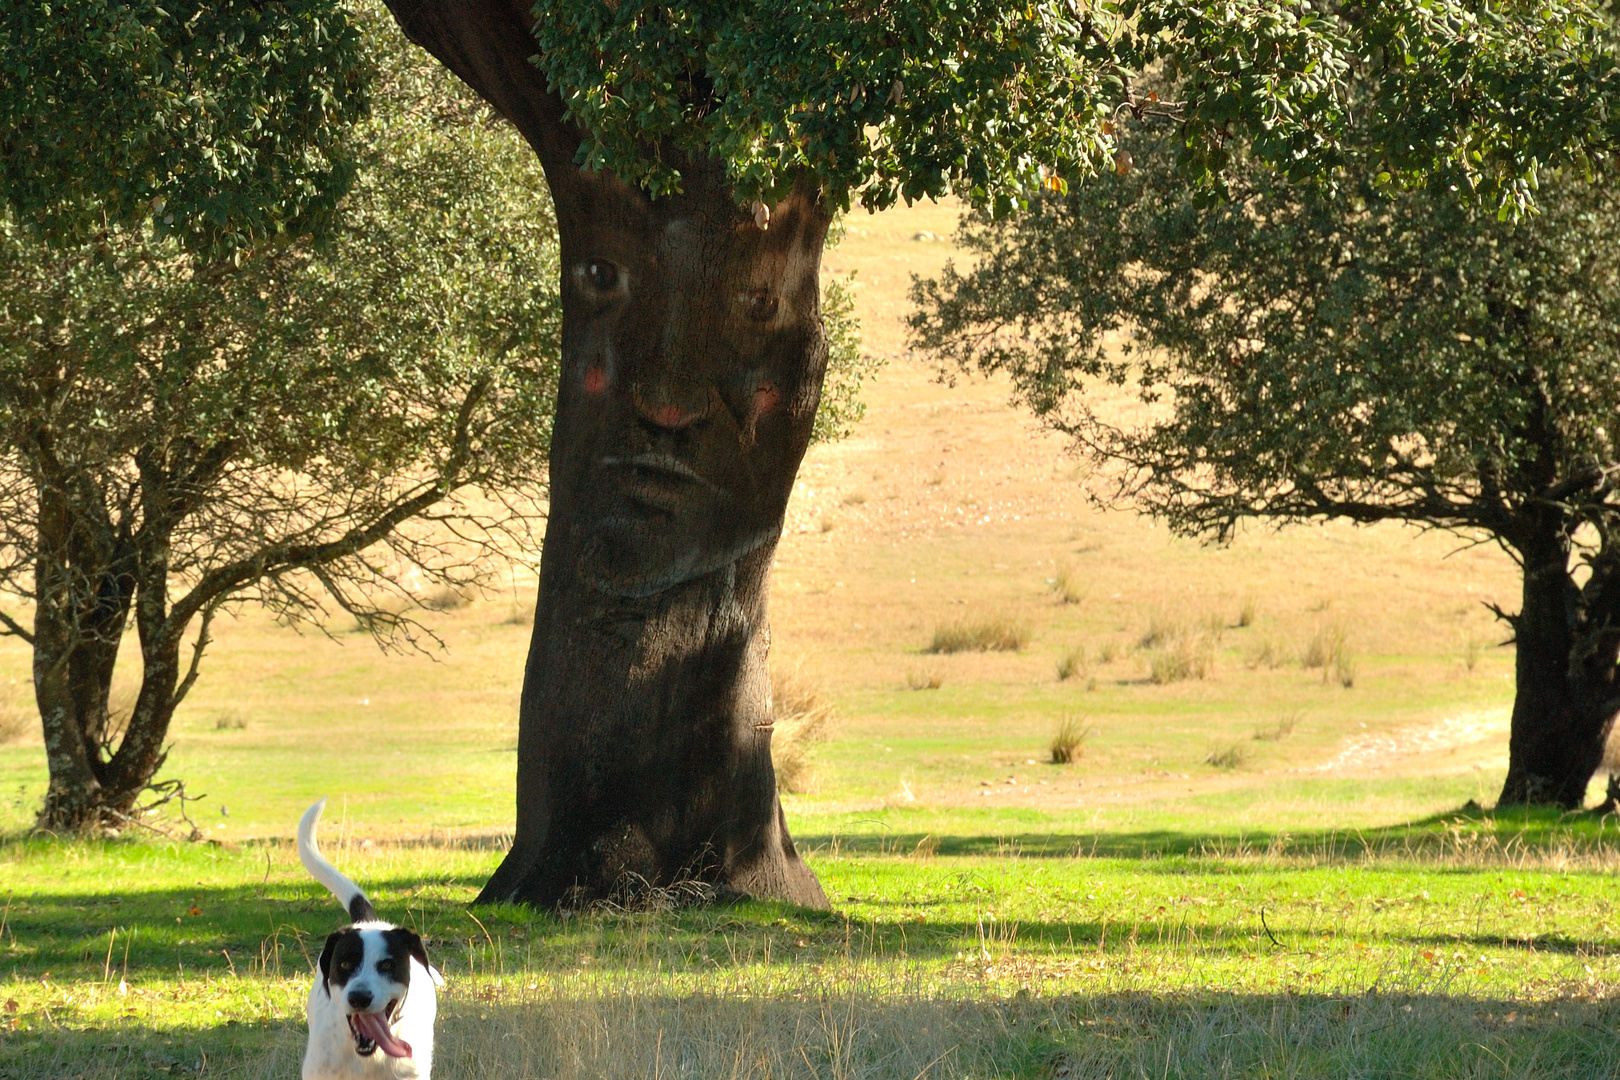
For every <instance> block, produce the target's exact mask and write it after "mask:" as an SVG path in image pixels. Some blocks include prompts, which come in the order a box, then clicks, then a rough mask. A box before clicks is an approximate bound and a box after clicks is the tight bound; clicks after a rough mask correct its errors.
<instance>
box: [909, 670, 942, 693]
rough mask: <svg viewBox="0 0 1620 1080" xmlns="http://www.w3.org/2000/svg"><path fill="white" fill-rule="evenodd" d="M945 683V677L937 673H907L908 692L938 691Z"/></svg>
mask: <svg viewBox="0 0 1620 1080" xmlns="http://www.w3.org/2000/svg"><path fill="white" fill-rule="evenodd" d="M944 683H945V677H944V676H943V675H941V674H940V673H939V672H937V671H908V672H906V689H908V690H938V689H939V688H940V687H941V686H942V685H944Z"/></svg>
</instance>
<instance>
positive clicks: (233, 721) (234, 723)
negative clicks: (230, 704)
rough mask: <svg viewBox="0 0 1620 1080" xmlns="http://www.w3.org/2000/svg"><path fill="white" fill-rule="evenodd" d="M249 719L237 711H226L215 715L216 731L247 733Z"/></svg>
mask: <svg viewBox="0 0 1620 1080" xmlns="http://www.w3.org/2000/svg"><path fill="white" fill-rule="evenodd" d="M247 726H248V725H247V717H245V716H243V715H242V714H241V713H239V712H237V711H236V710H235V709H226V710H224V711H223V712H219V713H216V714H215V715H214V730H215V731H246V730H247Z"/></svg>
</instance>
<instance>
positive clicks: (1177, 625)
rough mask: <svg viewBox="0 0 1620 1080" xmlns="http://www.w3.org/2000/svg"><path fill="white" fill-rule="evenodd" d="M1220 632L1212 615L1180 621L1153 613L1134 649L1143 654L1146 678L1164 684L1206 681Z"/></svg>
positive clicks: (1219, 624) (1210, 671) (1219, 625)
mask: <svg viewBox="0 0 1620 1080" xmlns="http://www.w3.org/2000/svg"><path fill="white" fill-rule="evenodd" d="M1224 629H1225V627H1224V626H1223V625H1222V623H1221V620H1220V619H1219V618H1217V617H1215V616H1209V617H1206V618H1203V619H1199V620H1196V621H1193V622H1182V621H1180V620H1177V619H1172V618H1170V617H1169V616H1167V615H1166V614H1164V613H1163V612H1155V613H1154V614H1153V615H1152V616H1150V617H1149V619H1148V625H1147V629H1145V630H1144V631H1142V635H1141V637H1139V638H1138V639H1137V646H1138V647H1139V648H1141V649H1142V650H1143V651H1144V652H1145V654H1146V658H1147V664H1148V679H1149V680H1151V681H1152V682H1154V683H1158V684H1160V685H1164V684H1166V683H1174V682H1183V681H1185V680H1187V679H1207V678H1209V677H1210V675H1212V674H1213V673H1214V671H1215V648H1216V646H1217V645H1219V644H1220V640H1221V633H1222V631H1223V630H1224Z"/></svg>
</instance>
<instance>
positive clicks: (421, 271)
mask: <svg viewBox="0 0 1620 1080" xmlns="http://www.w3.org/2000/svg"><path fill="white" fill-rule="evenodd" d="M254 21H255V17H253V16H245V17H244V22H245V23H246V24H247V25H249V26H252V25H253V24H254ZM367 21H369V22H370V23H372V24H373V25H372V27H371V30H372V39H373V41H372V46H371V48H370V49H369V50H368V52H369V53H370V55H369V56H367V57H365V58H364V63H365V64H366V66H367V67H368V68H371V69H372V71H373V73H374V75H375V80H376V81H375V98H376V108H375V110H374V111H373V112H372V113H371V114H370V115H369V116H368V117H367V118H366V119H364V120H362V121H359V122H357V123H354V124H343V123H338V122H337V121H335V120H334V121H333V123H338V126H339V128H340V129H341V130H340V134H341V136H342V138H341V142H339V143H337V144H336V145H339V146H340V147H341V150H342V153H343V156H344V157H345V158H346V159H347V160H349V161H351V162H353V163H354V166H355V171H356V176H355V179H354V181H353V183H352V186H351V188H350V190H349V191H348V193H347V194H346V196H345V197H344V199H343V200H342V201H341V203H339V204H338V206H337V207H336V209H338V210H340V211H341V214H340V216H339V217H338V218H337V219H335V220H334V222H333V223H332V225H331V227H330V228H329V230H328V234H327V237H326V240H327V242H326V243H322V244H316V243H313V242H311V241H310V240H308V239H307V238H306V239H296V238H289V237H285V236H284V237H281V238H279V239H278V240H277V241H276V242H268V243H260V244H257V245H255V246H253V247H249V248H237V249H234V250H232V251H218V250H207V249H205V250H197V249H194V248H192V247H191V246H190V244H189V243H188V241H189V240H190V239H191V237H188V236H185V235H182V234H180V233H179V232H178V231H174V230H168V229H163V228H160V227H157V226H156V225H155V224H154V223H153V222H152V221H151V220H150V219H147V220H144V221H137V222H135V223H132V224H130V225H127V226H119V225H113V226H111V227H109V228H106V229H104V230H103V231H102V232H101V233H100V234H99V235H98V236H96V237H95V238H93V239H88V240H83V241H79V242H70V241H65V240H62V239H60V238H57V239H39V238H37V237H36V235H35V234H34V233H33V231H32V230H29V229H28V228H26V227H25V225H24V222H23V221H21V220H20V214H18V213H17V212H16V211H13V212H12V213H11V214H9V215H7V217H6V219H5V220H4V222H3V228H0V279H3V280H4V288H3V290H0V291H3V292H4V295H5V297H6V300H5V302H4V304H3V306H0V328H3V333H0V436H3V446H4V467H3V469H0V473H3V474H4V476H5V478H6V481H7V489H8V492H9V493H10V494H11V495H12V497H13V507H14V508H15V509H18V510H21V511H23V512H21V513H18V514H15V515H13V514H8V515H7V516H6V521H7V528H6V535H5V537H4V540H5V542H6V550H8V551H9V552H10V553H11V554H12V555H13V560H12V561H11V562H10V567H11V569H12V570H13V571H14V575H12V576H8V580H7V582H6V584H7V585H8V586H10V587H12V588H17V589H21V590H22V591H24V592H29V591H31V589H30V587H29V584H28V582H27V579H26V568H27V567H28V565H29V564H30V563H31V561H32V560H33V558H34V557H37V555H38V553H39V550H40V537H39V532H38V522H39V516H38V513H37V511H38V495H37V489H39V488H41V486H42V485H44V486H52V485H55V486H59V487H62V488H64V489H65V490H69V491H72V492H73V493H75V495H76V497H77V499H78V501H79V502H81V503H82V504H83V505H82V506H81V507H80V509H81V510H82V511H83V512H84V513H85V514H86V515H88V516H87V518H86V527H95V526H96V525H100V526H102V527H105V528H106V529H107V530H108V542H109V543H113V542H114V538H115V537H116V536H118V535H120V534H122V535H125V536H128V537H130V538H133V539H137V540H138V539H139V538H140V537H141V536H142V534H143V533H145V532H150V531H168V532H170V533H171V541H172V551H171V552H170V553H169V555H168V558H169V560H170V564H169V568H170V570H171V571H172V572H174V573H175V574H177V575H178V577H179V579H180V580H185V581H188V582H189V583H190V584H191V585H192V586H194V588H196V589H200V590H202V594H200V599H202V600H203V601H204V602H206V600H207V599H209V596H208V595H207V594H208V593H209V591H210V590H212V589H213V588H214V587H216V586H218V585H223V584H226V583H227V582H226V580H225V579H227V578H230V579H232V580H230V581H229V584H230V585H231V586H232V587H233V588H252V589H257V590H259V591H260V593H261V595H262V597H263V598H264V599H268V600H273V601H275V602H276V603H278V604H279V605H280V606H282V607H283V608H284V609H286V610H291V609H292V608H299V609H302V610H314V609H313V608H311V607H309V604H308V603H306V602H305V600H306V598H303V597H302V594H301V590H302V586H301V585H300V584H299V581H300V579H299V578H298V577H297V576H296V575H294V576H292V577H284V576H282V574H283V571H287V570H293V569H297V568H300V567H302V566H306V565H309V564H312V563H314V562H318V561H320V560H319V559H317V558H316V552H318V551H319V550H320V549H322V548H323V546H325V545H330V544H332V543H334V542H340V541H342V540H343V539H344V538H345V537H348V536H350V535H351V534H353V533H354V532H355V530H359V531H360V532H361V533H364V534H366V535H369V536H371V539H372V540H374V541H376V540H384V541H386V538H387V536H388V534H391V533H393V529H392V528H384V529H382V530H381V531H380V532H377V531H375V530H374V529H373V527H374V526H376V525H378V524H379V523H380V522H382V521H384V520H387V519H389V517H390V515H391V513H392V511H393V510H394V509H396V508H397V507H399V506H400V505H403V503H404V502H406V501H409V499H410V497H412V496H413V495H420V494H428V493H433V492H435V491H436V496H435V499H438V498H442V497H444V496H446V495H448V494H450V491H451V490H452V489H454V488H459V487H461V486H463V485H465V484H477V485H479V486H481V487H483V488H485V489H486V490H487V491H489V492H491V493H498V492H502V491H522V490H528V489H531V488H533V486H534V485H535V483H536V481H537V480H539V479H540V478H542V477H543V476H544V463H545V454H546V451H547V448H548V447H549V431H550V416H551V412H552V402H553V397H554V393H555V386H556V365H557V356H558V350H559V348H560V341H559V335H560V320H561V316H560V308H559V304H558V298H557V293H556V282H557V278H558V270H557V265H556V239H555V224H554V221H553V220H552V217H551V214H550V210H549V205H550V204H549V199H548V196H547V192H546V188H545V184H544V180H543V177H542V176H541V174H540V170H539V166H538V164H537V163H536V162H535V161H534V160H533V155H532V154H531V153H530V152H529V151H528V148H527V147H526V146H524V145H523V144H522V142H521V140H519V139H518V138H517V137H516V136H515V135H514V134H513V133H512V132H511V131H510V129H508V128H507V127H506V126H505V125H504V124H503V123H500V122H499V121H497V120H496V119H495V118H494V117H493V116H491V115H490V114H489V112H488V110H487V108H485V107H484V106H483V105H482V104H481V103H480V102H478V101H477V99H476V98H475V97H474V96H473V95H472V94H471V92H470V91H468V90H467V89H466V88H465V87H463V86H462V85H461V84H460V83H459V82H457V81H456V80H455V79H454V78H453V77H452V76H451V75H450V74H449V73H448V72H446V71H444V70H443V69H441V68H439V67H438V66H437V65H435V64H433V63H432V62H431V61H430V60H428V59H427V58H426V57H423V56H421V55H420V54H419V53H417V52H416V51H415V50H414V49H412V48H411V47H410V46H409V45H408V44H406V43H405V42H404V41H403V40H402V39H401V38H400V37H399V35H398V33H397V31H395V30H394V28H393V27H392V25H391V24H390V23H388V22H387V21H385V19H384V18H383V17H382V16H380V15H379V14H377V13H376V12H372V13H371V17H370V18H369V19H368V20H367ZM352 30H353V27H352V26H351V27H350V28H349V31H350V32H352ZM330 138H331V133H330V132H323V134H322V136H321V139H322V140H326V139H330ZM181 141H183V140H181ZM318 141H319V140H318ZM159 476H161V477H164V478H166V480H167V481H168V482H169V483H170V484H179V485H181V486H182V487H184V488H185V490H186V492H187V497H186V498H185V499H184V500H181V501H179V502H168V503H166V502H163V501H159V502H156V503H154V501H153V500H152V499H151V498H149V497H147V496H148V495H149V494H150V493H151V492H152V491H153V490H154V485H155V484H156V482H157V478H158V477H159ZM158 486H161V485H158ZM531 512H532V511H531ZM166 515H167V516H168V517H169V519H170V520H160V519H162V518H164V517H165V516H166ZM413 516H414V515H413ZM393 524H394V525H396V526H397V525H398V524H399V522H393ZM392 542H394V543H395V544H396V545H399V546H400V552H399V553H400V554H401V555H402V556H405V557H407V558H414V557H418V556H420V557H424V558H425V557H426V556H427V554H428V552H427V551H426V550H425V549H423V548H422V547H420V546H417V544H416V542H413V541H410V540H409V539H408V538H404V537H399V538H395V539H394V540H393V541H392ZM379 571H380V567H379V566H378V565H376V560H375V559H374V558H373V557H372V556H370V555H364V554H362V553H361V550H360V549H358V548H356V549H354V550H351V551H347V552H345V553H344V557H343V558H342V559H340V560H338V561H336V562H333V563H330V564H329V565H327V568H326V570H324V571H323V572H322V574H321V575H319V577H320V578H321V579H322V583H323V584H325V585H327V586H328V587H334V586H340V585H341V583H342V582H343V581H345V580H349V579H353V580H364V579H370V578H373V577H376V576H377V574H378V573H379ZM16 575H20V576H16ZM261 578H262V579H263V581H262V582H261V580H260V579H261ZM339 591H340V593H342V592H344V590H342V589H340V590H339ZM340 598H341V597H340Z"/></svg>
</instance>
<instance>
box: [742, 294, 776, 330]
mask: <svg viewBox="0 0 1620 1080" xmlns="http://www.w3.org/2000/svg"><path fill="white" fill-rule="evenodd" d="M746 308H747V311H748V317H749V318H750V319H753V320H754V321H755V322H765V321H766V320H767V319H770V318H773V317H774V316H775V315H776V297H774V296H772V295H771V290H769V289H755V290H754V291H753V292H750V293H749V294H748V299H747V304H746Z"/></svg>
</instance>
